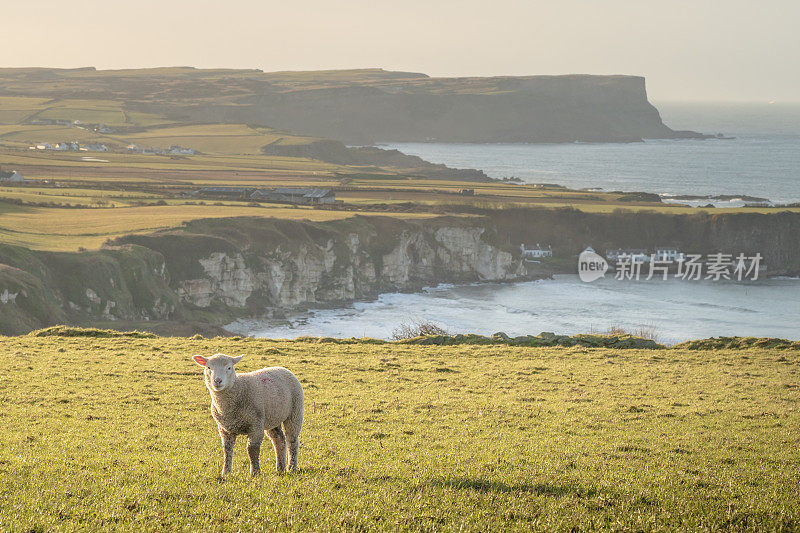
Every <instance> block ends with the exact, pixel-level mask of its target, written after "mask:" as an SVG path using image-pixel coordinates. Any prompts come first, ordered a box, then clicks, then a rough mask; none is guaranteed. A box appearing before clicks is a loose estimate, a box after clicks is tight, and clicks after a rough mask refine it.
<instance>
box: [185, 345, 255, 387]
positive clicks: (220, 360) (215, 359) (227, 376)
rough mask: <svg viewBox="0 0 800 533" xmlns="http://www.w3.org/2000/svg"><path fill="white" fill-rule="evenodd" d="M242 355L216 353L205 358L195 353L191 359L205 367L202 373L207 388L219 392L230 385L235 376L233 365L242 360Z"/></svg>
mask: <svg viewBox="0 0 800 533" xmlns="http://www.w3.org/2000/svg"><path fill="white" fill-rule="evenodd" d="M242 357H244V356H243V355H240V356H239V357H229V356H227V355H224V354H221V353H218V354H216V355H213V356H211V357H209V358H205V357H203V356H202V355H195V356H193V357H192V359H194V362H195V363H197V364H198V365H200V366H202V367H205V372H204V374H205V381H206V387H208V390H210V391H213V392H221V391H224V390H225V389H227V388H228V387H230V386H231V383H233V380H234V378H235V377H236V370H235V369H234V368H233V367H234V365H235V364H236V363H238V362H239V361H241V360H242Z"/></svg>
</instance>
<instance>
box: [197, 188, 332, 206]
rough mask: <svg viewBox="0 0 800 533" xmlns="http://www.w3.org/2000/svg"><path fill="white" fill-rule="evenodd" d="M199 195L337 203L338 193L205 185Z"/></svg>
mask: <svg viewBox="0 0 800 533" xmlns="http://www.w3.org/2000/svg"><path fill="white" fill-rule="evenodd" d="M194 194H195V195H197V196H209V197H224V198H236V199H249V200H255V201H261V202H277V203H287V204H301V205H326V204H334V203H336V193H335V192H334V191H332V190H331V189H301V188H280V187H278V188H274V189H257V188H253V187H223V186H219V187H203V188H202V189H199V190H197V191H195V192H194Z"/></svg>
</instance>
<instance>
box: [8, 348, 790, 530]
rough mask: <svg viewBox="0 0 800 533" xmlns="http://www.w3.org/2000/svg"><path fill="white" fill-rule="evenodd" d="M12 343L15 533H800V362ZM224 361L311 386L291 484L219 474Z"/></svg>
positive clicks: (543, 352) (238, 466) (553, 352)
mask: <svg viewBox="0 0 800 533" xmlns="http://www.w3.org/2000/svg"><path fill="white" fill-rule="evenodd" d="M0 344H1V345H2V350H3V353H4V354H5V357H4V359H3V361H4V362H3V365H0V403H1V404H2V409H0V419H2V420H0V424H2V427H3V431H2V432H0V527H2V529H4V530H10V531H17V530H19V531H24V530H51V529H57V528H59V529H65V530H75V529H81V530H98V529H115V530H130V531H133V530H137V531H139V530H162V531H163V530H195V531H199V530H206V531H207V530H220V531H237V530H280V531H285V530H287V529H307V530H325V529H328V530H332V529H340V528H343V529H382V530H434V529H436V530H459V529H465V530H497V531H500V530H503V531H505V530H526V531H527V530H548V531H550V530H571V529H574V530H587V529H601V528H602V529H617V530H638V531H641V530H696V531H707V530H733V531H744V530H750V531H751V530H773V531H780V530H784V531H789V530H797V529H798V527H800V488H798V484H797V478H796V475H797V472H798V470H800V457H798V454H797V449H798V446H800V413H798V410H797V402H798V400H799V399H800V391H799V390H798V387H797V382H798V370H800V366H799V364H798V363H799V361H798V352H797V351H796V350H786V349H784V350H780V349H774V348H773V349H763V348H751V349H747V350H685V349H678V350H676V349H654V350H619V351H614V350H609V349H587V348H522V347H510V346H501V345H485V346H469V345H460V346H415V345H402V344H394V343H392V344H385V343H379V344H376V343H367V342H354V343H317V342H298V341H294V342H293V341H271V340H253V339H242V340H238V339H223V338H217V339H210V340H202V339H178V338H129V337H117V338H96V337H84V338H81V337H33V336H26V337H15V338H2V339H0ZM218 351H222V352H226V353H230V354H242V353H243V354H245V359H244V360H243V361H242V363H241V369H240V370H241V371H247V370H253V369H257V368H260V367H263V366H268V365H283V366H286V367H288V368H289V369H291V370H292V371H294V372H295V373H296V374H297V375H298V377H299V378H300V380H301V381H302V383H303V386H304V388H305V393H306V411H305V424H304V428H303V432H302V436H301V451H300V471H299V472H298V473H296V474H290V475H283V476H278V475H276V474H274V473H272V472H269V471H267V470H265V473H264V474H263V475H261V476H260V477H257V478H250V476H249V475H248V474H247V469H246V464H247V463H246V452H245V448H244V442H243V441H242V439H240V441H239V442H238V443H237V446H236V456H235V461H234V470H235V471H234V473H233V475H231V476H230V477H229V478H227V479H226V480H224V481H221V480H220V479H219V470H220V462H221V458H220V455H221V451H220V446H219V442H218V436H217V433H216V427H215V424H214V423H213V421H212V420H211V417H210V414H209V412H208V404H209V398H208V394H207V392H206V390H205V388H204V385H203V382H202V378H201V372H200V369H199V368H198V367H197V366H195V364H194V363H193V362H191V361H190V359H189V357H190V356H191V355H192V354H195V353H203V354H210V353H214V352H218ZM264 453H265V454H266V458H265V459H266V460H265V463H269V462H271V455H270V454H271V453H272V451H271V450H270V449H269V448H268V447H267V448H265V450H264Z"/></svg>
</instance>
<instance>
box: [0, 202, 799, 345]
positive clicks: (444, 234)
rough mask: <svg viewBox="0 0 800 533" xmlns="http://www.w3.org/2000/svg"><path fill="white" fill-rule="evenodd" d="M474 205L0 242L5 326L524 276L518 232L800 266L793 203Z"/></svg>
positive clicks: (576, 243) (219, 310)
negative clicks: (427, 215) (22, 244)
mask: <svg viewBox="0 0 800 533" xmlns="http://www.w3.org/2000/svg"><path fill="white" fill-rule="evenodd" d="M474 214H475V215H481V216H474V217H439V218H434V219H426V220H416V221H403V220H398V219H394V218H389V217H367V216H356V217H353V218H350V219H346V220H338V221H331V222H326V223H310V222H295V221H288V220H274V219H272V220H270V219H261V218H252V219H250V218H234V219H214V220H199V221H194V222H190V223H188V224H186V225H185V226H184V227H183V228H182V229H181V230H172V231H166V232H160V233H154V234H150V235H131V236H127V237H123V238H120V239H118V240H117V242H116V243H115V246H111V247H107V248H104V249H102V250H98V251H92V252H78V253H55V252H34V251H30V250H25V249H23V248H19V247H14V246H0V333H4V334H15V333H24V332H27V331H30V330H32V329H37V328H41V327H45V326H49V325H53V324H57V323H72V324H78V325H84V324H96V323H97V322H98V321H102V322H106V323H107V324H110V323H111V322H113V321H128V322H139V323H140V324H141V323H142V322H143V321H170V323H172V324H175V323H179V322H198V321H199V322H202V323H204V324H206V325H208V324H219V323H227V322H228V321H230V320H232V319H233V318H235V317H241V316H254V315H255V316H257V315H261V314H264V313H265V311H267V310H270V309H297V308H305V307H310V306H326V305H337V304H345V303H349V302H351V301H353V300H357V299H368V298H372V297H375V296H377V295H378V294H379V293H381V292H392V291H413V290H418V289H420V288H422V287H424V286H426V285H434V284H437V283H464V282H473V281H513V280H522V279H526V274H525V272H524V268H523V265H522V263H521V262H520V259H519V256H518V253H515V251H516V246H518V245H519V243H520V242H527V243H534V242H541V243H550V244H552V245H553V251H554V255H555V257H556V258H560V259H561V261H560V262H559V261H557V262H556V266H558V265H561V266H562V267H564V268H565V269H569V270H571V269H572V268H574V258H575V257H576V256H577V254H578V253H579V252H580V251H581V250H582V249H583V248H585V247H586V246H587V245H591V246H593V247H595V248H596V249H597V250H604V249H608V248H617V247H625V248H647V249H653V248H654V247H655V246H659V245H675V246H678V247H679V248H680V249H681V250H683V251H684V252H688V253H698V254H709V253H714V252H723V253H731V254H738V253H745V254H748V255H753V254H755V253H760V254H761V255H762V257H763V258H764V264H765V266H766V267H768V269H769V271H768V273H769V274H779V273H789V274H795V275H796V274H797V273H800V214H797V213H776V214H774V215H762V214H748V213H744V214H714V215H709V214H698V215H691V216H687V215H670V214H663V213H654V212H622V211H620V212H614V213H584V212H580V211H574V210H570V209H556V210H551V209H522V208H520V209H503V210H500V211H485V212H484V211H481V210H477V209H476V210H475V213H474Z"/></svg>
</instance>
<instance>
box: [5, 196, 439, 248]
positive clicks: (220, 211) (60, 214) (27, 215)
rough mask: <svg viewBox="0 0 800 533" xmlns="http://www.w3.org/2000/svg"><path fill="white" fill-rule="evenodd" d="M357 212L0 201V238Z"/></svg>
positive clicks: (56, 244) (53, 243)
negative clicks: (72, 205)
mask: <svg viewBox="0 0 800 533" xmlns="http://www.w3.org/2000/svg"><path fill="white" fill-rule="evenodd" d="M363 214H366V215H369V214H370V213H363ZM376 214H380V213H376ZM353 215H354V213H353V212H351V211H334V210H317V209H310V208H303V207H298V208H294V207H292V206H289V205H275V206H265V207H247V206H244V205H242V204H241V203H237V204H233V205H232V204H231V203H229V205H224V202H223V205H186V204H176V205H164V206H142V207H118V208H90V209H80V208H79V209H63V208H47V207H27V206H16V205H10V206H6V207H5V208H4V207H3V204H2V202H0V242H4V243H7V244H16V245H20V246H25V247H27V248H30V249H32V250H54V251H75V250H77V249H78V248H79V247H83V248H87V249H96V248H99V247H100V246H101V245H102V244H103V242H105V241H106V239H111V238H114V237H119V236H120V235H127V234H130V233H143V232H148V233H149V232H152V231H156V230H160V229H168V228H174V227H178V226H181V225H182V224H183V223H184V222H189V221H191V220H197V219H201V218H227V217H262V218H273V217H274V218H281V219H286V220H310V221H312V222H322V221H326V220H338V219H341V218H348V217H351V216H353ZM395 216H397V217H399V218H425V217H430V215H427V214H423V213H398V214H396V215H395Z"/></svg>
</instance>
